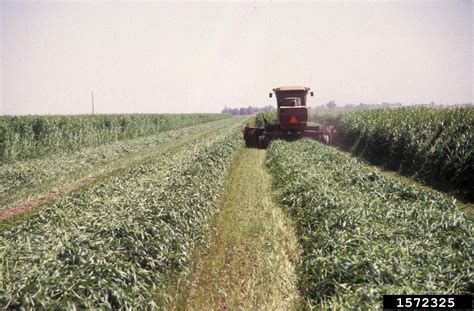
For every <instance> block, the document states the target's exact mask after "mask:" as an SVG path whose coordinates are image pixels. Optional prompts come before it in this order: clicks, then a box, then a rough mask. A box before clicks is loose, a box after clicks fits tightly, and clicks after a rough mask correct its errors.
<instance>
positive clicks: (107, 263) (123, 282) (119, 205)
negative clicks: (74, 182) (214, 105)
mask: <svg viewBox="0 0 474 311" xmlns="http://www.w3.org/2000/svg"><path fill="white" fill-rule="evenodd" d="M241 127H242V124H241V121H239V120H236V121H235V123H234V124H233V125H231V126H229V127H227V128H226V129H223V130H222V131H219V132H214V133H210V134H208V135H207V136H205V137H203V138H202V139H199V140H196V141H193V142H191V143H189V144H186V145H183V146H181V147H180V148H177V149H175V150H173V151H171V152H169V153H166V154H162V155H160V156H157V158H155V159H152V160H150V161H148V162H145V163H142V164H140V165H137V166H135V167H133V168H131V169H129V171H128V172H127V173H126V174H123V175H121V176H118V177H114V178H112V179H110V180H108V181H107V182H101V183H97V184H96V185H94V186H91V187H90V188H88V189H86V190H84V191H81V192H77V193H75V194H72V195H70V196H68V197H66V198H64V199H61V200H59V201H56V202H55V203H54V205H52V206H48V207H45V208H43V209H42V210H41V211H40V212H39V213H38V214H37V215H35V216H33V217H31V218H29V219H27V220H26V221H24V222H22V223H20V224H17V225H16V226H14V227H12V228H8V229H6V230H3V231H2V232H0V254H2V260H1V275H2V278H0V306H1V307H3V308H4V307H7V308H13V309H21V308H25V309H29V308H34V309H38V308H44V309H73V308H87V309H120V308H123V309H151V308H154V307H160V306H162V305H160V303H166V300H167V298H168V297H167V295H166V288H167V286H168V284H169V282H170V280H172V279H173V278H174V277H175V276H176V275H177V274H178V273H179V272H180V271H182V269H183V268H184V267H186V266H187V265H188V263H189V262H190V259H191V257H192V253H193V250H194V246H195V244H196V243H200V242H201V243H202V242H203V241H204V240H205V239H203V238H204V237H205V236H206V235H207V234H208V231H209V224H208V220H209V217H211V216H212V215H213V214H214V213H215V212H216V209H217V208H216V206H217V205H216V201H217V199H218V197H219V196H220V194H221V192H222V190H223V182H224V177H225V173H226V170H227V169H228V167H229V165H230V162H231V160H232V158H233V156H234V154H235V152H236V151H237V150H238V149H239V148H240V147H241V145H242V141H241V137H240V136H241Z"/></svg>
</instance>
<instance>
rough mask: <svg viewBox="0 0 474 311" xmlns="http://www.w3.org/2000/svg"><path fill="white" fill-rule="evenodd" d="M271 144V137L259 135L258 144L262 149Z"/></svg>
mask: <svg viewBox="0 0 474 311" xmlns="http://www.w3.org/2000/svg"><path fill="white" fill-rule="evenodd" d="M269 144H270V139H269V138H268V136H266V135H260V136H258V146H259V147H260V148H262V149H265V148H267V147H268V145H269Z"/></svg>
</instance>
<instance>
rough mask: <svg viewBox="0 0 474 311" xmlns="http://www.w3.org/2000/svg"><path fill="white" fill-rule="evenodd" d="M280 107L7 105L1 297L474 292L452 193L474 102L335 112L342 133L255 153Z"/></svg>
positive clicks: (143, 304)
mask: <svg viewBox="0 0 474 311" xmlns="http://www.w3.org/2000/svg"><path fill="white" fill-rule="evenodd" d="M264 118H265V119H266V120H267V121H268V122H270V123H275V122H277V115H276V114H275V113H261V114H257V116H256V118H255V119H253V118H248V117H243V118H241V117H230V116H229V115H225V114H188V115H185V114H183V115H120V116H118V115H105V116H53V117H42V116H28V117H1V118H0V152H1V154H0V254H1V260H0V266H1V268H0V308H2V309H7V310H32V309H39V310H50V309H53V310H59V309H71V310H75V309H90V310H116V309H117V310H121V309H123V310H132V309H133V310H135V309H140V310H141V309H146V310H183V309H186V310H188V309H191V310H222V309H231V310H232V309H244V310H262V309H263V310H279V309H284V310H308V309H316V310H354V309H360V310H367V309H368V310H379V309H381V299H382V298H381V297H382V295H384V294H466V293H472V291H473V282H472V280H473V279H474V269H473V266H472V262H473V255H474V254H473V243H474V239H473V223H472V214H471V212H470V210H469V209H467V210H465V209H461V208H460V206H461V205H460V204H459V203H458V202H457V201H456V199H455V197H454V196H452V195H453V194H456V195H457V194H464V197H469V196H468V194H469V193H470V194H472V180H473V178H472V176H473V172H472V168H473V163H472V154H473V152H472V150H473V144H472V141H473V136H472V135H473V131H472V130H473V125H474V124H473V119H474V115H473V110H472V108H464V109H446V110H442V109H439V110H432V109H398V110H374V111H344V112H341V111H340V110H338V111H336V110H331V111H329V110H326V111H325V112H321V111H318V112H315V113H314V114H313V115H312V116H311V120H312V121H317V122H319V123H321V124H323V125H337V126H338V137H337V143H338V146H328V145H324V144H322V143H320V142H317V141H314V140H309V139H303V140H297V141H292V142H287V141H278V140H277V141H272V142H271V144H270V145H269V147H268V149H267V150H257V149H250V148H246V147H245V144H244V142H243V139H242V129H243V127H244V125H245V124H246V123H255V124H256V125H257V126H264V123H265V122H264ZM336 147H339V148H341V147H342V148H344V149H346V150H349V151H352V152H353V154H350V153H348V152H344V151H340V150H338V149H337V148H336ZM367 160H368V161H367ZM372 164H377V165H378V166H374V165H372ZM383 168H390V169H392V170H395V171H398V172H401V173H404V174H406V175H410V176H414V177H415V178H416V179H418V180H423V181H425V182H426V184H434V183H435V182H432V181H436V184H444V185H446V184H449V185H450V187H447V186H446V187H445V188H443V187H441V189H444V190H446V191H445V192H440V191H439V190H435V189H433V188H430V187H428V186H426V185H423V184H420V183H418V182H417V181H416V180H412V179H410V178H407V177H402V176H399V175H398V174H397V173H394V172H391V173H387V172H386V171H385V170H384V169H383ZM438 188H439V187H438ZM456 197H457V196H456Z"/></svg>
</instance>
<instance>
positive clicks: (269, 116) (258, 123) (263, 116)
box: [255, 111, 278, 127]
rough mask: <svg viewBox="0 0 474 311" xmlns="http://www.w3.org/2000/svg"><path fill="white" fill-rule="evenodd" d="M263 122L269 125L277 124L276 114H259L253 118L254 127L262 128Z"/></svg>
mask: <svg viewBox="0 0 474 311" xmlns="http://www.w3.org/2000/svg"><path fill="white" fill-rule="evenodd" d="M264 119H265V120H267V121H268V123H270V124H274V123H278V119H277V113H276V112H274V111H272V112H259V113H257V115H256V116H255V126H256V127H264V126H265V121H264Z"/></svg>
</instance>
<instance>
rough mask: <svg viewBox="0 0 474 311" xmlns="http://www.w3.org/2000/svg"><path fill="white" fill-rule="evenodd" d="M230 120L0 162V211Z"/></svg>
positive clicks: (207, 130) (213, 128) (121, 165)
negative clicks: (59, 152) (61, 152)
mask: <svg viewBox="0 0 474 311" xmlns="http://www.w3.org/2000/svg"><path fill="white" fill-rule="evenodd" d="M234 122H235V121H234V120H232V119H231V118H226V119H223V120H220V121H215V122H207V123H203V124H199V125H195V126H190V127H185V128H182V129H177V130H170V131H166V132H160V133H158V134H156V135H150V136H146V137H141V138H135V139H130V140H121V141H117V142H114V143H110V144H106V145H101V146H94V147H87V148H83V149H81V150H78V151H75V152H70V153H66V154H57V153H56V154H52V155H49V156H47V157H42V158H37V159H28V160H24V161H15V162H13V163H4V164H2V165H0V211H1V210H3V209H7V208H8V207H9V206H11V205H12V204H16V202H24V201H25V200H29V199H31V198H33V197H35V196H37V195H39V194H43V193H45V192H48V191H51V190H52V189H53V188H57V187H61V186H64V185H67V184H68V183H70V182H73V181H75V180H78V179H82V178H85V177H88V176H89V177H97V176H102V175H107V174H109V173H111V172H113V171H117V170H119V169H120V170H123V169H124V168H126V167H128V166H130V165H133V163H136V162H139V161H142V160H143V159H146V158H148V157H152V156H154V155H155V154H158V153H163V152H166V151H167V150H168V149H169V148H173V147H175V146H177V145H178V144H183V143H187V142H188V141H190V140H194V139H198V138H199V137H200V136H202V135H204V134H206V133H209V132H215V131H217V130H220V128H221V127H225V126H230V125H232V124H233V123H234Z"/></svg>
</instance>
